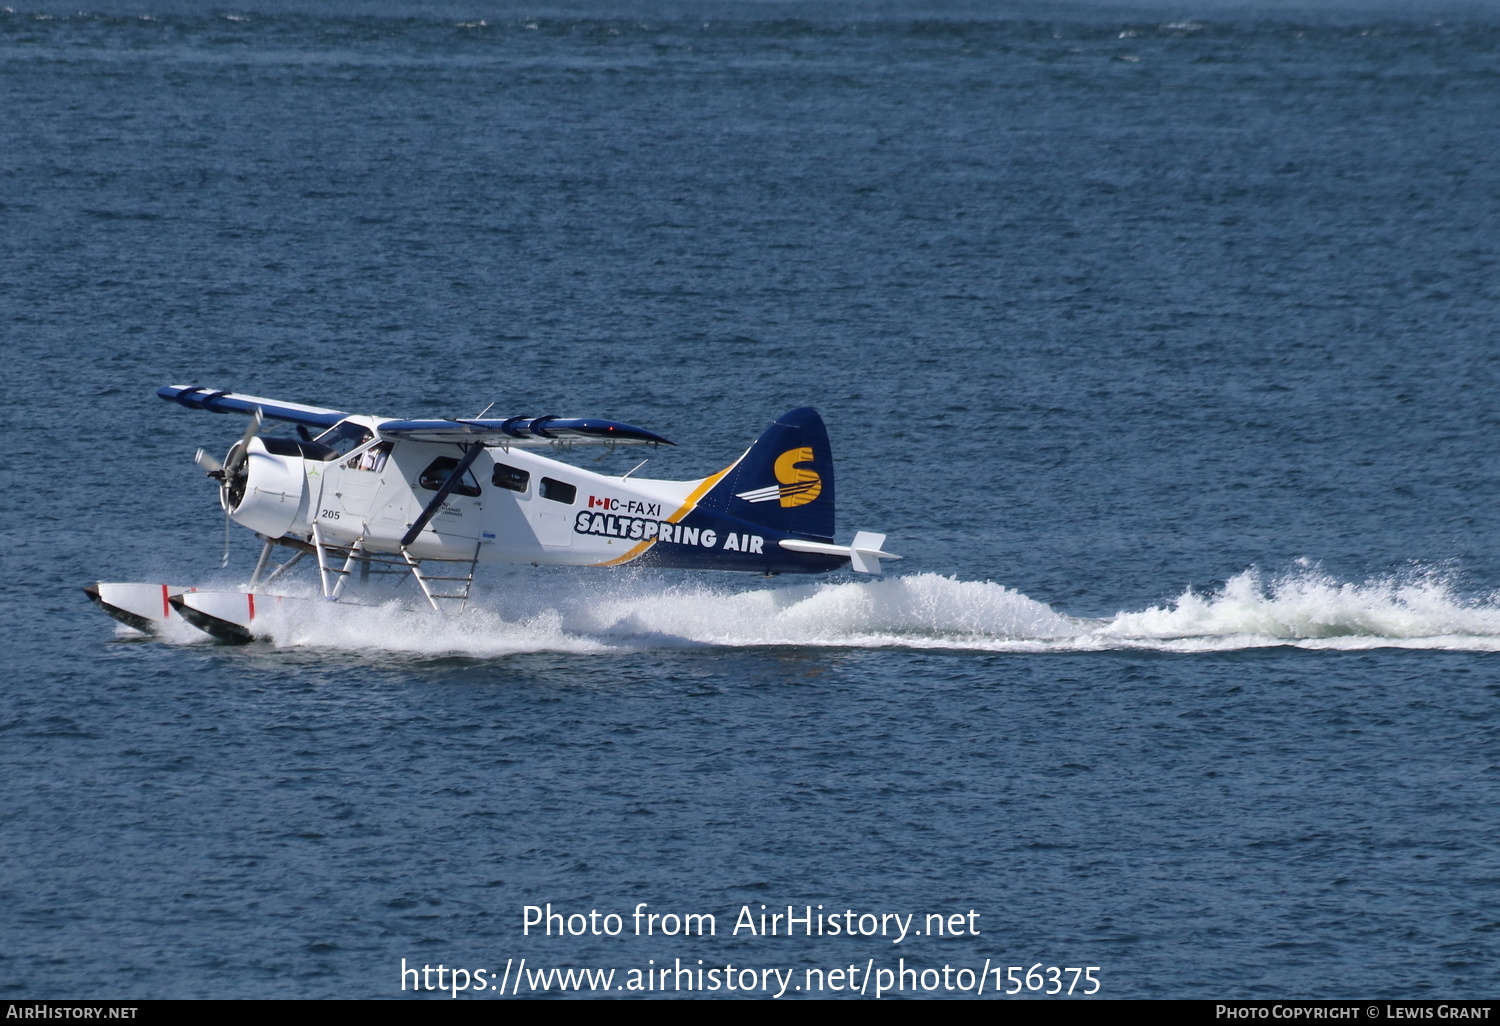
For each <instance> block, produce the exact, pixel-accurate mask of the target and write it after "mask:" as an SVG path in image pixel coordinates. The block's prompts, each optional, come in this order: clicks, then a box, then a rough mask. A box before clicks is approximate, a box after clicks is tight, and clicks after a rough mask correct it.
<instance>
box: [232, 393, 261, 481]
mask: <svg viewBox="0 0 1500 1026" xmlns="http://www.w3.org/2000/svg"><path fill="white" fill-rule="evenodd" d="M263 419H264V418H263V417H261V415H260V407H259V406H257V407H256V408H255V412H254V413H253V414H251V416H250V426H249V427H247V428H245V433H244V434H243V435H241V436H240V440H239V443H238V444H237V445H235V446H234V447H233V448H231V449H230V450H229V462H228V463H227V464H225V466H224V476H225V477H233V476H234V475H235V472H236V471H238V470H239V469H240V467H241V466H242V465H243V464H244V462H245V460H246V459H248V458H249V456H250V440H251V439H252V438H254V437H255V436H256V435H258V434H260V425H261V421H262V420H263Z"/></svg>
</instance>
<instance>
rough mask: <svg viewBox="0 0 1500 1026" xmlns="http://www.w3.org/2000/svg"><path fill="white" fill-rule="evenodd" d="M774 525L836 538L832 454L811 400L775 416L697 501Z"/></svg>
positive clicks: (810, 535)
mask: <svg viewBox="0 0 1500 1026" xmlns="http://www.w3.org/2000/svg"><path fill="white" fill-rule="evenodd" d="M698 506H699V508H701V509H708V510H713V511H715V512H718V513H725V514H727V515H729V516H732V517H737V518H738V519H740V520H744V521H747V522H749V523H752V524H761V525H763V526H765V527H768V528H770V529H771V530H773V531H781V532H784V533H786V534H793V535H798V536H800V537H804V538H817V539H822V540H825V541H832V540H833V454H832V452H831V451H830V450H829V447H828V429H827V428H825V427H824V426H823V418H822V417H820V416H818V411H817V410H814V409H813V408H812V407H810V406H804V407H802V408H801V409H796V410H792V411H791V412H789V413H784V414H782V415H781V416H780V417H777V418H776V420H775V421H774V422H772V424H771V426H770V427H768V428H766V429H765V431H763V432H761V436H760V437H759V438H757V439H756V440H755V444H754V445H752V446H750V449H749V450H748V451H747V452H746V453H745V455H744V456H741V457H740V459H739V462H737V463H736V464H735V465H734V466H732V467H730V468H729V470H728V472H726V473H725V475H724V476H723V478H721V479H720V480H719V481H718V483H717V484H715V485H714V486H713V488H712V489H711V490H710V491H709V492H708V494H707V495H705V496H704V497H703V498H702V499H700V500H699V501H698Z"/></svg>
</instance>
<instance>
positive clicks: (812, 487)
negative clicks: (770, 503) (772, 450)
mask: <svg viewBox="0 0 1500 1026" xmlns="http://www.w3.org/2000/svg"><path fill="white" fill-rule="evenodd" d="M812 458H813V451H812V446H810V445H804V446H803V447H802V448H800V449H788V450H787V451H786V452H784V453H782V454H781V455H780V456H778V457H776V480H778V481H780V482H781V505H782V506H806V505H807V504H808V503H809V502H812V501H813V500H814V499H816V498H817V497H818V496H819V495H821V494H822V493H823V479H822V478H821V477H819V476H818V472H817V471H816V470H807V469H803V468H800V467H798V466H797V464H799V463H810V462H812Z"/></svg>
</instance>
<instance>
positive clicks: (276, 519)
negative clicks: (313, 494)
mask: <svg viewBox="0 0 1500 1026" xmlns="http://www.w3.org/2000/svg"><path fill="white" fill-rule="evenodd" d="M239 446H240V443H238V442H236V443H235V445H234V448H231V449H230V450H229V457H228V458H227V459H226V460H225V463H226V464H227V465H229V466H234V464H235V462H236V461H235V459H234V456H235V449H238V448H239ZM304 462H305V460H303V458H302V457H301V456H280V455H276V454H274V453H271V452H269V451H268V450H267V449H266V444H265V442H264V441H263V440H261V439H260V438H252V439H250V443H249V446H248V448H247V451H246V454H245V457H244V460H243V462H242V463H241V465H240V466H239V467H238V469H237V471H236V473H235V474H234V476H233V477H232V478H230V479H228V480H226V481H225V482H224V485H223V488H221V489H220V491H219V504H220V505H221V506H223V507H224V510H225V512H227V513H228V514H229V515H230V517H231V518H233V519H234V521H235V522H236V523H239V524H243V525H245V526H246V527H248V528H250V530H252V531H255V532H257V533H258V534H262V535H264V536H265V537H267V538H280V537H281V536H282V535H284V534H286V533H287V531H289V530H291V528H292V526H293V525H295V524H298V523H301V522H305V521H306V518H307V472H306V469H305V468H304V466H303V464H304Z"/></svg>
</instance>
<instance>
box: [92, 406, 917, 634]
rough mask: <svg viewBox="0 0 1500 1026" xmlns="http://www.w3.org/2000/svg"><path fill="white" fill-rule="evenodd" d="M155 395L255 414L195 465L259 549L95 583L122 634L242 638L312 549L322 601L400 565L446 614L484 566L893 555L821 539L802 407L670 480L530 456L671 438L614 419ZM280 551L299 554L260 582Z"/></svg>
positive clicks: (821, 459) (819, 476)
mask: <svg viewBox="0 0 1500 1026" xmlns="http://www.w3.org/2000/svg"><path fill="white" fill-rule="evenodd" d="M158 394H159V395H160V396H161V397H162V398H163V399H168V400H172V401H175V402H177V403H179V404H181V405H183V406H187V407H189V408H193V409H203V410H210V411H213V412H218V413H241V414H247V415H250V416H251V417H252V422H251V425H250V427H249V428H248V430H247V431H246V432H245V434H244V436H243V437H242V438H241V439H240V441H238V442H236V443H235V445H234V446H232V447H231V448H230V450H229V453H228V455H227V457H226V458H225V460H224V462H223V463H220V462H219V461H218V460H216V459H214V458H213V457H211V456H209V455H207V454H206V453H204V452H203V451H202V450H200V452H199V456H198V462H199V463H200V465H201V466H203V467H204V468H205V469H207V470H208V472H209V476H210V477H213V478H215V479H216V480H218V481H219V485H220V503H221V505H222V506H223V508H224V510H225V512H226V513H227V515H228V516H229V517H230V518H231V519H233V520H234V521H236V522H237V523H240V524H242V525H244V526H245V527H248V528H250V529H251V530H253V531H254V532H255V533H256V534H257V535H258V536H260V538H261V539H262V540H263V541H264V542H265V548H264V549H263V551H262V553H261V558H260V562H259V563H258V564H257V566H256V570H255V574H254V575H253V576H252V578H251V581H250V584H249V586H248V587H247V588H246V589H245V590H243V591H240V592H233V593H223V592H202V591H198V590H196V589H191V588H182V587H173V586H158V585H139V584H107V583H102V582H101V583H99V584H96V585H91V586H90V588H89V589H87V590H88V591H89V595H90V597H91V598H92V599H93V600H94V601H95V602H96V603H98V604H99V605H100V606H101V607H102V608H103V609H104V610H105V611H106V612H109V613H110V614H111V615H113V616H115V617H116V618H117V619H119V620H121V621H123V622H125V623H129V624H131V625H132V626H135V627H142V626H143V625H145V626H149V625H150V624H151V623H154V622H159V621H160V620H161V619H162V618H163V617H167V616H170V615H171V611H172V610H174V609H175V610H177V611H178V612H180V613H181V614H182V615H183V616H184V617H186V618H187V619H189V620H190V621H191V622H193V623H194V624H195V625H197V626H199V627H203V628H204V629H205V630H209V631H210V632H212V633H216V634H219V635H220V636H223V637H233V638H235V639H237V640H243V639H245V638H248V637H249V636H250V635H251V633H252V631H251V629H250V627H249V623H250V621H251V620H252V619H254V615H255V613H254V610H255V596H256V593H257V589H261V588H264V587H265V586H266V585H267V584H269V583H270V582H271V581H273V580H274V579H275V578H276V577H277V576H279V575H280V574H281V573H283V572H285V571H286V570H288V569H290V568H291V566H293V565H295V564H296V562H297V561H298V560H300V559H301V558H302V557H303V556H304V555H306V554H309V553H310V554H312V555H314V556H315V557H316V563H317V567H318V573H319V575H320V587H321V590H322V593H323V597H324V598H326V599H332V600H340V599H344V598H346V588H347V584H348V581H349V578H350V575H351V574H353V573H355V572H356V568H357V567H362V568H363V571H364V572H365V573H368V571H369V567H370V564H371V562H372V561H373V562H375V563H378V564H381V565H382V566H383V567H385V570H384V572H386V573H390V572H400V573H409V574H410V575H411V576H412V578H414V579H415V581H416V583H417V585H418V586H419V588H420V590H421V593H422V595H423V596H424V597H425V599H426V601H427V603H428V604H429V605H430V606H431V607H432V608H434V609H438V610H444V611H452V610H455V609H461V608H462V607H463V604H464V603H465V602H467V600H468V594H469V588H470V585H471V584H472V581H473V574H474V568H475V566H476V565H477V564H479V563H484V562H512V563H533V564H537V565H560V566H620V565H625V564H640V565H650V566H660V567H675V568H683V569H710V570H740V571H751V572H758V573H763V574H780V573H820V572H824V571H828V570H833V569H837V568H839V567H842V566H846V565H848V566H852V568H853V569H854V570H856V571H859V572H862V573H879V572H880V560H881V559H892V558H899V557H896V556H893V555H892V554H890V553H887V552H883V551H881V545H882V543H883V542H884V535H878V534H870V533H865V532H860V533H858V534H856V535H855V537H854V540H853V542H852V543H849V544H843V545H840V544H836V543H835V542H834V540H833V531H834V479H833V461H832V454H831V452H830V451H829V445H828V435H827V431H826V429H825V428H824V426H823V422H822V419H821V418H820V417H819V416H818V414H817V412H816V411H814V410H812V409H810V408H806V407H804V408H802V409H798V410H792V411H790V412H789V413H787V414H784V415H783V416H782V417H779V418H777V420H776V421H775V422H773V423H772V424H771V426H770V427H768V428H767V429H766V430H765V431H764V432H763V433H762V434H761V436H760V437H759V438H758V439H757V440H756V442H755V443H754V444H753V445H752V446H751V447H750V448H749V449H748V450H746V452H745V453H744V455H742V456H741V457H740V458H739V459H738V460H736V461H735V462H733V463H731V464H730V465H729V466H727V467H725V468H724V469H723V470H721V471H719V472H718V473H716V474H711V475H709V476H708V477H705V478H701V479H697V480H689V481H667V480H657V479H650V478H639V477H635V476H634V471H633V470H632V471H631V472H629V473H626V474H624V475H621V476H618V477H616V476H609V475H604V474H597V473H594V472H592V471H588V470H584V469H582V468H579V467H575V466H573V465H571V464H568V463H563V462H561V461H559V460H556V459H552V458H550V457H549V456H544V455H542V454H541V452H542V451H547V452H557V451H566V450H569V449H572V448H573V447H575V446H580V445H607V446H621V445H670V444H671V443H670V442H667V440H666V439H664V438H661V437H660V436H658V435H654V434H652V433H651V432H648V431H645V430H643V429H640V428H635V427H632V426H631V425H628V424H621V423H618V422H614V421H607V420H599V419H580V418H574V419H564V418H558V417H538V418H523V417H511V418H506V419H503V420H500V419H489V420H486V419H482V418H481V419H472V420H398V419H395V418H385V417H373V416H363V415H350V414H346V413H341V412H339V411H336V410H328V409H323V408H320V407H312V406H304V405H301V404H296V403H287V402H282V401H279V400H270V399H262V398H259V397H256V396H244V395H236V394H234V393H229V392H219V391H213V390H210V389H205V388H198V387H195V386H185V385H171V386H167V387H165V388H162V389H160V390H159V392H158ZM262 418H265V419H272V420H281V421H286V422H290V423H293V424H295V425H297V430H298V433H299V435H300V437H296V438H294V437H290V436H272V435H262V434H260V423H261V421H262ZM310 428H317V429H318V433H317V434H316V435H314V434H313V432H312V431H311V430H309V429H310ZM636 469H639V465H638V466H637V468H636ZM277 546H284V547H287V548H290V549H291V550H292V551H293V553H294V554H293V556H292V557H291V558H290V559H288V560H287V562H285V563H283V564H282V565H281V566H280V567H277V568H275V569H274V570H272V572H271V573H270V575H269V576H265V571H266V569H267V567H268V562H269V558H270V554H271V551H272V550H273V549H274V548H276V547H277ZM158 588H159V589H160V592H159V593H158V591H157V590H156V589H158ZM226 618H227V619H226ZM221 621H222V622H221Z"/></svg>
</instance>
